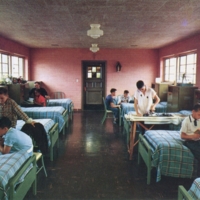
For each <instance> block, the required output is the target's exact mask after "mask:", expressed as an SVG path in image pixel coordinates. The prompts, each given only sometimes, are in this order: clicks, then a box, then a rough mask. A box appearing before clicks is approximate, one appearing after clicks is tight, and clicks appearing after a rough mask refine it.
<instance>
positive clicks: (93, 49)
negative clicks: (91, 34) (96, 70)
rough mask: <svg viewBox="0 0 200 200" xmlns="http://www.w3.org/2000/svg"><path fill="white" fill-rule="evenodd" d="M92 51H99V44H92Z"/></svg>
mask: <svg viewBox="0 0 200 200" xmlns="http://www.w3.org/2000/svg"><path fill="white" fill-rule="evenodd" d="M90 51H92V52H93V53H96V52H97V51H99V47H98V44H92V47H90Z"/></svg>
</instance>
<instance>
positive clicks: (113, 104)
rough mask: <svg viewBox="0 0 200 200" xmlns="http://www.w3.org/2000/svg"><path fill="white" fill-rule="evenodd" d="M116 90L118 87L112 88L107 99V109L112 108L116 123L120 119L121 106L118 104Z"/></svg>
mask: <svg viewBox="0 0 200 200" xmlns="http://www.w3.org/2000/svg"><path fill="white" fill-rule="evenodd" d="M116 91H117V89H115V88H112V89H111V90H110V94H109V95H108V96H107V97H106V99H105V103H106V107H107V109H108V110H112V112H113V114H114V121H113V123H114V124H116V123H117V121H118V118H119V108H120V105H117V101H116Z"/></svg>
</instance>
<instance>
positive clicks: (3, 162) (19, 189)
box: [0, 99, 73, 199]
mask: <svg viewBox="0 0 200 200" xmlns="http://www.w3.org/2000/svg"><path fill="white" fill-rule="evenodd" d="M21 109H22V111H23V112H24V113H26V114H27V115H28V116H29V117H30V118H32V119H33V120H34V121H36V122H39V123H41V124H42V125H43V126H44V129H45V131H46V134H47V140H48V146H49V157H50V160H51V161H53V149H54V147H55V146H57V147H59V140H58V138H59V134H60V133H62V134H65V127H68V123H69V120H70V119H71V120H72V118H73V102H72V101H71V100H70V99H50V100H49V102H48V107H21ZM24 123H25V122H24V121H23V120H17V126H16V129H18V130H21V128H22V127H23V125H24ZM36 171H37V169H36V159H35V156H34V155H33V156H31V157H29V156H28V154H27V153H26V152H24V151H19V152H16V153H12V154H6V155H1V159H0V199H23V198H24V196H25V195H26V193H27V191H28V190H29V189H30V188H31V187H32V189H33V194H34V195H36V193H37V178H36Z"/></svg>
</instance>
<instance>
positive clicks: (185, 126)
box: [180, 115, 200, 135]
mask: <svg viewBox="0 0 200 200" xmlns="http://www.w3.org/2000/svg"><path fill="white" fill-rule="evenodd" d="M194 120H195V119H194V118H193V117H192V115H189V116H187V117H186V118H185V119H184V120H183V122H182V126H181V130H180V133H182V132H184V133H186V134H187V135H192V134H194V132H195V131H196V130H197V129H199V128H200V120H199V119H198V120H197V126H195V125H194Z"/></svg>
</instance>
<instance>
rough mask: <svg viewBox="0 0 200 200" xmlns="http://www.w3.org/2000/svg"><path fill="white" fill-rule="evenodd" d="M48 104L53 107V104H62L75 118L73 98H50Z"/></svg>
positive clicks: (71, 117) (71, 116)
mask: <svg viewBox="0 0 200 200" xmlns="http://www.w3.org/2000/svg"><path fill="white" fill-rule="evenodd" d="M47 106H48V107H52V106H62V107H63V108H65V109H66V110H67V111H68V113H69V116H70V119H71V120H72V119H73V108H74V105H73V102H72V100H71V99H49V100H48V101H47Z"/></svg>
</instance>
